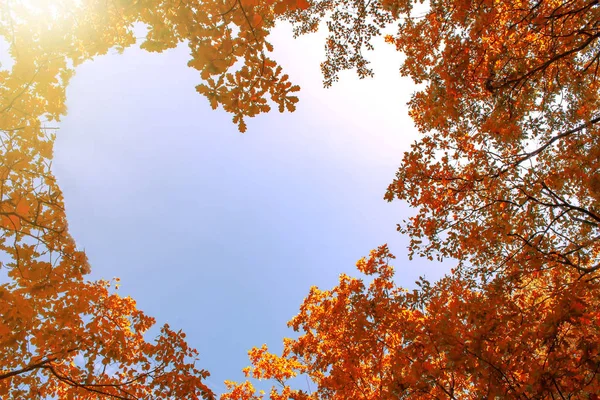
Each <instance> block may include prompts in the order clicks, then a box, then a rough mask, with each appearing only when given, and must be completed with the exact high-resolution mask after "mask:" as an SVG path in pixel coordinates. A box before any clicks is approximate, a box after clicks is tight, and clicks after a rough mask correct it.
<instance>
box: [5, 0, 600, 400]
mask: <svg viewBox="0 0 600 400" xmlns="http://www.w3.org/2000/svg"><path fill="white" fill-rule="evenodd" d="M418 9H422V10H423V11H422V12H417V11H415V10H418ZM277 20H287V21H291V22H292V23H293V24H294V26H295V33H296V34H298V35H299V34H304V33H308V32H311V31H314V30H316V29H317V28H318V27H319V26H320V25H322V24H323V23H324V24H326V26H327V28H328V30H329V32H330V35H329V37H328V39H327V42H326V60H325V61H324V63H323V64H322V70H323V73H324V78H325V81H324V83H325V85H326V86H328V85H331V84H332V83H333V82H335V81H336V80H337V76H338V73H339V72H340V71H341V70H344V69H356V70H357V72H358V75H359V76H360V77H366V76H370V75H372V71H371V70H370V69H369V66H368V61H367V59H366V57H365V56H364V54H365V52H366V51H367V50H369V49H372V45H371V40H372V39H373V38H374V37H377V36H380V35H381V34H382V32H383V30H384V29H388V28H389V27H390V26H392V25H396V26H397V27H398V30H397V32H396V33H395V34H393V35H389V36H387V41H388V42H389V43H391V44H393V45H395V46H396V48H397V49H398V50H399V51H401V52H403V53H404V54H405V56H406V58H405V60H404V62H403V64H402V66H401V69H400V71H401V73H402V74H404V75H407V76H410V77H411V78H412V79H413V80H414V81H415V82H416V83H419V84H422V86H421V89H420V90H419V91H418V92H417V93H415V94H414V96H413V98H412V100H411V102H410V103H409V108H410V114H411V116H412V117H413V120H414V121H415V124H416V126H417V128H418V129H419V131H420V132H421V134H422V137H421V138H420V140H419V141H417V142H416V143H415V144H414V145H413V147H412V149H411V150H410V151H409V152H407V153H406V154H405V156H404V160H403V163H402V166H401V168H400V170H399V172H398V174H397V177H396V179H395V180H394V182H393V183H392V184H391V185H390V186H389V188H388V191H387V194H386V199H387V200H393V199H394V198H398V199H401V200H405V201H408V203H409V204H410V205H412V206H413V207H415V208H416V215H415V216H413V217H412V218H410V219H409V220H408V221H405V222H403V223H402V224H400V225H399V230H400V231H401V232H403V233H405V234H407V235H408V236H409V237H410V240H411V244H410V248H409V250H410V255H411V257H412V256H413V255H418V256H425V257H428V258H431V259H433V258H438V259H444V258H449V257H450V258H455V259H456V260H458V266H457V268H456V269H455V270H454V271H453V272H452V274H450V275H448V276H447V277H446V278H444V279H442V280H441V281H440V282H438V283H435V284H430V283H428V282H426V281H423V282H421V285H422V286H421V288H420V290H418V291H416V292H406V291H404V290H402V289H401V288H398V287H396V286H395V285H394V283H393V280H392V269H391V267H389V265H388V264H387V260H388V259H389V258H390V257H391V254H389V252H388V250H387V248H386V247H381V248H379V249H378V250H376V251H374V252H373V253H372V254H371V256H370V258H369V259H368V260H362V261H360V262H359V264H358V268H359V270H360V271H361V272H363V273H365V274H368V275H372V276H373V278H372V282H371V283H370V284H369V285H368V286H366V285H365V284H364V283H363V282H362V281H361V280H359V279H355V278H350V277H348V276H345V275H344V276H342V277H341V278H340V283H339V285H338V286H337V287H336V288H334V289H333V290H331V291H320V290H318V289H316V288H313V289H312V290H311V292H310V294H309V296H308V297H307V299H306V300H305V302H304V304H303V306H302V308H301V311H300V314H299V315H298V316H296V317H295V318H294V319H293V320H292V321H291V322H290V324H291V326H292V327H293V328H294V329H296V330H299V331H301V332H303V333H302V335H301V336H300V337H299V338H297V339H295V340H286V341H285V344H284V347H285V349H284V352H283V354H282V355H281V356H276V355H273V354H270V353H269V352H268V350H267V349H266V348H260V349H254V350H252V351H251V352H250V355H251V361H252V363H253V367H252V368H250V369H248V370H247V373H248V375H251V376H253V377H255V378H260V379H275V380H276V381H278V382H279V383H280V384H281V386H282V388H281V390H280V391H278V390H273V392H272V393H271V398H273V399H283V398H289V397H291V398H297V399H301V398H340V399H346V398H355V397H356V398H361V397H364V398H377V399H381V398H397V397H401V398H403V397H411V398H412V397H417V398H419V397H423V398H430V397H449V398H459V397H460V398H481V397H488V398H489V397H514V398H532V397H533V398H567V397H571V398H573V397H577V398H585V397H588V398H597V397H596V395H595V394H594V393H597V392H599V391H600V390H599V389H600V388H599V387H598V386H599V380H598V370H599V369H600V356H599V354H598V352H599V351H600V350H599V347H598V345H597V343H598V342H599V341H598V326H600V325H599V323H598V322H599V321H598V313H597V309H598V298H599V297H598V291H599V287H598V274H599V273H600V241H599V240H598V239H599V236H598V235H599V233H600V232H599V231H600V211H599V210H600V172H599V171H600V164H599V163H600V142H599V137H600V136H599V135H598V133H599V132H598V123H599V122H600V112H599V104H598V102H599V101H600V96H599V95H598V94H599V93H598V91H599V85H600V83H599V80H598V77H597V72H598V68H599V66H600V46H599V44H598V40H599V37H600V25H599V24H598V21H599V20H600V6H599V5H598V2H597V1H595V0H570V1H556V0H550V1H542V0H531V1H528V0H525V1H516V0H510V1H503V2H497V1H493V0H481V1H477V2H475V1H469V0H449V1H437V0H432V1H430V2H429V3H428V4H427V5H425V6H422V5H420V4H419V2H415V1H413V0H381V1H365V0H311V1H310V2H309V1H307V0H264V1H258V0H227V1H223V0H207V1H203V2H197V1H184V0H117V1H113V2H106V1H100V0H86V1H81V2H79V1H75V0H55V1H43V0H39V1H38V0H28V1H10V2H9V1H6V2H3V3H1V4H0V36H2V38H4V39H5V40H6V42H7V43H8V44H9V46H10V53H11V56H12V58H13V61H14V65H13V66H12V67H11V68H10V69H3V70H0V79H1V80H2V86H1V87H0V137H1V139H2V141H1V142H0V149H1V150H0V154H1V155H2V157H0V190H1V193H0V195H1V197H0V250H1V251H2V253H3V257H5V258H7V260H6V262H5V263H4V265H3V269H5V270H6V271H7V274H8V282H7V283H2V284H1V285H0V315H1V316H2V317H1V319H0V343H1V344H2V348H3V349H6V350H5V351H4V352H2V353H1V354H0V358H1V365H2V369H1V370H0V396H3V397H10V398H36V397H60V398H62V397H65V398H75V397H78V398H79V397H82V398H83V397H97V396H112V397H116V398H123V399H132V398H199V397H204V398H212V397H213V394H212V393H211V392H210V390H209V389H208V388H207V387H206V386H205V385H204V383H203V381H202V380H203V379H204V378H205V377H206V376H207V374H208V373H207V372H206V371H204V370H200V369H197V368H196V367H195V364H194V362H195V358H196V353H195V351H194V350H193V349H190V348H189V347H188V346H187V344H186V343H185V341H184V335H183V334H182V333H181V332H174V331H172V330H171V329H170V328H169V327H168V326H165V327H164V328H163V329H162V331H161V334H160V336H159V337H158V339H157V340H156V342H155V343H150V342H147V341H146V340H145V339H144V336H143V335H144V332H146V331H147V329H148V328H149V327H150V326H151V325H152V323H153V320H152V319H151V318H150V317H147V316H145V315H144V314H143V313H141V312H140V311H139V310H137V309H136V307H135V303H134V301H133V300H131V299H129V298H122V297H120V296H118V295H117V294H116V293H115V292H114V291H111V290H110V289H109V286H110V284H109V283H108V282H104V281H99V282H89V281H86V280H85V278H84V277H85V274H86V273H88V272H89V266H88V264H87V260H86V257H85V254H84V253H83V252H81V251H78V250H77V248H76V245H75V242H74V240H73V238H72V237H71V236H70V235H69V233H68V229H67V223H66V218H65V213H64V205H63V201H62V196H61V193H60V190H59V188H58V186H57V184H56V180H55V178H54V177H53V175H52V172H51V168H50V167H51V160H52V146H53V140H54V133H53V129H52V128H53V126H52V125H51V124H52V123H53V121H58V120H59V119H60V117H61V115H64V113H65V112H66V108H65V105H64V104H65V88H66V85H67V84H68V81H69V79H70V77H71V76H72V74H73V71H74V68H75V67H76V66H77V65H79V64H80V63H82V62H84V61H86V60H89V59H92V58H93V57H96V56H99V55H102V54H105V53H106V52H108V51H109V50H110V49H116V50H118V51H122V50H123V49H125V48H126V47H128V46H130V45H132V44H133V43H135V41H136V38H135V36H134V27H135V26H136V24H140V23H141V24H145V25H146V26H147V28H148V31H147V35H146V38H145V41H144V42H143V43H142V44H141V46H142V47H143V48H144V49H147V50H148V51H163V50H165V49H168V48H172V47H174V46H176V45H177V44H179V43H181V42H184V41H185V42H187V44H188V45H189V47H190V52H191V60H190V61H189V63H188V65H189V66H190V67H192V68H195V69H196V70H198V71H199V73H200V78H201V80H202V83H200V84H199V85H198V87H197V90H198V91H199V92H200V93H201V94H203V95H205V96H206V97H207V98H208V100H209V102H210V104H211V106H212V107H213V108H216V107H218V106H219V105H221V106H222V107H223V108H224V110H225V111H228V112H231V113H232V114H233V121H234V123H236V124H238V126H239V129H240V130H241V131H244V130H245V128H246V126H245V118H246V117H253V116H256V115H258V114H260V113H263V112H268V111H269V110H270V109H271V105H272V104H274V105H276V106H277V107H278V108H279V110H280V111H285V110H288V111H293V110H294V107H295V103H296V102H297V100H298V99H297V98H296V97H295V96H293V92H295V91H297V90H298V87H297V86H294V85H292V83H290V82H289V80H288V77H287V75H285V74H283V71H282V69H281V67H280V66H278V65H277V63H276V62H275V61H274V60H272V59H271V58H269V57H268V56H267V54H268V53H269V52H270V51H272V46H271V44H270V43H269V42H268V41H267V39H268V35H269V33H270V30H271V28H272V27H273V26H274V24H275V21H277ZM300 373H306V374H308V376H309V377H310V378H311V379H312V380H313V382H315V383H316V384H317V389H316V390H315V392H314V393H304V392H301V391H298V390H296V389H293V388H291V387H290V386H288V384H287V380H289V379H290V378H292V377H293V376H295V375H297V374H300ZM229 385H230V389H231V390H230V393H227V394H225V395H224V396H223V398H224V399H232V400H233V399H251V398H256V396H257V395H256V394H255V391H254V389H253V388H252V385H251V384H250V383H249V382H245V383H242V384H235V383H229Z"/></svg>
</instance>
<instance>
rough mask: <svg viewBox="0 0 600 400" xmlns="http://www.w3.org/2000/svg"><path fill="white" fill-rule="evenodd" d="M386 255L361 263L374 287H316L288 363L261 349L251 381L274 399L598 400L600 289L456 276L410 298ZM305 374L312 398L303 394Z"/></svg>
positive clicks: (246, 399) (353, 283)
mask: <svg viewBox="0 0 600 400" xmlns="http://www.w3.org/2000/svg"><path fill="white" fill-rule="evenodd" d="M391 258H394V257H393V255H391V254H390V253H389V250H388V249H387V247H386V246H382V247H380V248H378V249H377V250H373V251H372V252H371V254H370V256H369V257H368V259H361V260H360V261H359V262H358V263H357V268H358V270H359V271H360V272H362V273H364V274H367V275H368V276H370V278H371V279H370V280H371V282H370V284H368V285H366V284H365V283H364V282H363V281H362V280H361V279H357V278H352V277H349V276H347V275H342V276H340V279H339V284H338V286H336V287H335V288H333V289H332V290H328V291H322V290H319V289H318V288H316V287H313V288H312V289H311V291H310V293H309V295H308V297H307V298H306V299H305V300H304V303H303V304H302V306H301V307H300V312H299V313H298V315H296V316H295V317H294V318H293V319H292V320H291V321H290V322H289V324H288V325H289V326H290V327H292V328H293V329H294V330H295V331H296V332H300V336H299V337H298V338H297V339H294V340H291V339H286V340H285V341H284V350H283V354H282V356H276V355H274V354H271V353H269V352H268V351H267V349H266V347H264V346H263V348H261V349H253V350H251V352H250V358H251V361H252V364H253V367H252V368H248V369H247V370H246V371H245V372H246V375H247V376H251V377H253V378H261V379H264V378H271V379H275V380H276V381H277V382H279V384H280V389H276V388H275V387H274V388H273V390H272V392H271V394H270V398H272V399H277V400H280V399H288V398H292V399H297V400H300V399H340V400H341V399H398V398H411V399H412V398H415V399H430V398H442V399H443V398H451V399H471V398H472V399H481V398H515V399H530V398H536V399H538V398H539V399H541V398H568V397H570V398H595V397H594V396H595V394H596V393H598V392H599V391H600V381H599V380H598V378H597V373H598V359H599V355H600V354H599V352H600V347H599V346H598V343H599V339H600V337H599V335H600V329H599V326H600V325H599V323H600V320H599V318H600V315H599V314H598V312H597V310H598V305H599V304H598V303H599V302H598V299H599V297H598V295H599V294H600V293H599V292H598V290H599V288H598V285H595V286H594V287H593V288H592V289H593V290H594V291H593V292H590V289H591V288H590V285H589V284H588V282H586V281H584V280H581V279H579V276H578V275H577V273H576V272H574V271H572V272H571V274H570V276H569V277H566V278H563V279H559V278H557V277H556V276H554V275H553V274H551V273H548V274H543V275H537V276H535V277H530V278H529V279H527V280H526V281H524V282H522V284H521V285H514V284H507V283H506V282H502V281H498V282H495V283H494V284H487V285H481V284H480V283H479V282H477V281H475V280H473V279H471V278H469V277H467V276H465V275H463V274H461V273H460V272H456V273H454V274H452V275H450V276H447V277H445V278H443V279H442V280H440V281H439V282H437V283H435V284H433V285H431V284H429V283H428V282H426V281H421V282H420V284H421V287H420V290H415V291H412V292H409V291H406V290H404V289H402V288H399V287H397V286H396V285H395V284H394V282H393V269H392V267H391V266H390V265H389V264H388V262H389V260H390V259H391ZM299 374H306V375H307V376H308V377H309V378H310V380H311V381H312V382H314V383H315V384H316V389H315V391H314V392H312V393H309V392H307V391H302V390H298V389H294V388H293V386H292V384H291V383H289V382H288V380H289V379H290V378H293V377H295V376H298V375H299ZM228 385H229V387H230V392H229V393H227V394H225V395H224V396H223V397H221V399H222V400H250V399H256V398H262V396H261V395H256V394H255V392H254V390H253V387H252V384H251V383H250V382H244V383H242V384H236V383H234V382H228Z"/></svg>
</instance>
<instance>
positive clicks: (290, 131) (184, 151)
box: [53, 26, 447, 393]
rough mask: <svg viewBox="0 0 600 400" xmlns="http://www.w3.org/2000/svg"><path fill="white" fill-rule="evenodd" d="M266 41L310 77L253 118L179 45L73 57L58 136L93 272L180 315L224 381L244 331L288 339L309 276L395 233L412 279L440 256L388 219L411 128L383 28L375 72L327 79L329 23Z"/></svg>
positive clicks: (325, 277) (172, 316)
mask: <svg viewBox="0 0 600 400" xmlns="http://www.w3.org/2000/svg"><path fill="white" fill-rule="evenodd" d="M272 41H273V43H274V45H275V58H276V59H277V60H278V61H280V62H281V64H282V65H283V66H284V68H285V69H286V71H287V72H288V73H289V74H290V76H291V79H292V81H293V82H294V83H297V84H300V85H301V87H302V91H301V92H300V103H299V105H298V110H297V111H296V112H295V113H292V114H289V113H286V114H279V113H277V112H273V113H271V114H269V115H266V116H261V117H258V118H255V119H253V120H250V121H248V122H249V124H248V132H247V133H245V134H240V133H239V132H238V131H237V128H236V127H235V126H234V125H233V124H232V123H231V116H230V115H228V114H226V113H224V112H223V111H222V110H217V111H213V110H211V109H210V107H209V105H208V102H207V101H206V100H205V99H204V98H203V97H202V96H200V95H198V94H197V93H196V91H195V89H194V87H195V86H196V85H197V84H198V83H200V81H199V75H198V73H197V72H196V71H194V70H192V69H189V68H188V67H187V66H186V63H187V60H188V58H189V56H188V50H187V47H186V46H185V45H182V46H180V47H179V48H177V49H174V50H171V51H167V52H165V53H162V54H150V53H147V52H144V51H141V50H138V49H135V48H132V49H129V50H127V51H125V53H124V54H122V55H117V54H111V55H107V56H103V57H100V58H98V59H96V60H94V61H92V62H87V63H85V64H83V65H82V66H80V67H79V68H78V71H77V74H76V76H75V77H74V79H73V80H72V82H71V85H70V87H69V90H68V103H67V104H68V109H69V110H68V112H69V114H68V116H67V117H65V118H64V120H63V122H62V123H61V124H60V131H59V132H58V138H57V142H56V148H55V160H54V164H53V169H54V172H55V174H56V176H57V178H58V180H59V184H60V186H61V188H62V190H63V191H64V195H65V201H66V208H67V215H68V219H69V224H70V230H71V233H72V234H73V236H74V237H75V238H76V240H77V242H78V245H79V246H80V247H82V248H85V250H86V252H87V254H88V256H89V259H90V262H91V265H92V271H93V272H92V275H91V278H92V279H98V278H104V279H110V278H112V277H115V276H118V277H120V278H121V289H120V290H119V291H120V293H121V294H122V295H130V296H132V297H133V298H134V299H136V300H137V303H138V306H139V307H140V308H141V309H142V310H144V311H145V312H147V313H148V314H149V315H152V316H154V317H156V318H157V321H158V323H159V324H163V323H165V322H168V323H169V324H170V325H171V326H172V327H173V328H175V329H183V330H184V331H185V332H186V333H187V335H188V340H189V342H190V344H191V345H192V346H194V347H196V348H197V349H198V350H199V351H200V363H199V365H200V366H201V367H203V368H206V369H208V370H209V371H210V372H211V374H212V376H211V378H210V379H209V381H208V383H209V385H210V386H211V388H212V389H213V390H215V392H217V393H220V392H222V391H223V389H224V386H223V384H222V381H223V380H224V379H233V380H241V379H242V374H241V369H242V368H243V367H245V366H246V365H248V359H247V351H248V350H249V349H250V348H251V347H253V346H260V345H261V344H263V343H267V344H268V345H269V346H270V347H271V348H273V349H275V350H277V349H280V348H281V339H282V338H283V337H284V336H290V335H292V334H293V333H292V332H291V331H290V330H288V329H287V328H286V322H287V321H288V320H289V319H290V318H291V317H292V316H293V315H295V314H296V313H297V311H298V307H299V305H300V303H301V302H302V299H303V298H304V296H305V295H306V294H307V293H308V290H309V288H310V286H311V285H317V286H320V287H322V288H331V287H332V286H334V285H335V284H336V282H337V277H338V275H339V274H340V273H341V272H346V273H348V274H350V275H355V274H356V273H355V269H354V264H355V262H356V260H358V259H359V258H360V257H362V256H364V255H367V254H368V252H369V250H370V249H372V248H374V247H376V246H378V245H381V244H383V243H389V245H390V248H391V249H392V252H394V253H395V254H396V255H397V256H398V260H396V263H395V265H396V267H397V275H398V282H399V284H401V285H403V286H406V287H413V286H414V281H415V280H416V278H417V277H418V276H419V275H425V276H427V277H428V278H430V279H435V278H437V277H439V276H440V275H441V273H442V272H443V271H444V270H445V269H446V268H447V266H441V265H439V264H435V263H426V262H424V261H423V260H414V261H411V262H408V259H407V257H406V250H405V248H406V240H405V239H404V238H402V237H401V236H400V234H399V233H397V232H396V229H395V228H396V223H397V222H399V221H401V220H402V219H404V218H407V216H409V215H410V213H411V210H409V209H408V208H407V207H406V206H405V205H404V204H402V203H400V202H394V203H391V204H389V203H386V202H385V201H384V200H383V194H384V192H385V189H386V187H387V185H388V184H389V183H390V182H391V180H392V179H393V176H394V173H395V171H396V170H397V168H398V167H399V165H400V160H401V158H402V153H403V152H404V151H405V150H407V149H408V146H409V144H410V143H411V142H412V141H413V140H414V139H415V138H416V132H415V130H414V127H413V125H412V123H411V121H410V119H409V118H408V116H407V108H406V105H405V104H406V102H407V101H408V100H409V98H410V94H411V93H412V92H413V91H414V86H413V85H412V84H411V83H410V81H408V80H406V79H401V78H400V76H399V74H398V68H399V66H400V60H401V58H400V55H399V54H397V53H396V52H395V50H394V49H393V48H392V47H391V46H389V45H386V44H384V43H383V41H381V42H379V43H377V44H378V50H377V51H376V52H374V53H373V55H372V57H371V58H372V60H373V61H374V67H375V72H376V77H375V78H374V79H368V80H362V81H361V80H359V79H358V78H357V77H356V76H355V74H354V73H344V74H342V77H341V80H340V82H339V83H338V84H337V85H335V86H334V87H333V88H331V89H323V88H322V85H321V76H320V70H319V63H320V62H321V60H322V57H323V51H322V48H323V44H322V43H323V42H322V36H319V35H313V36H309V37H304V38H301V39H298V40H293V39H292V35H291V32H290V30H289V28H288V27H286V26H283V27H279V28H278V29H277V30H276V31H275V32H274V33H273V40H272Z"/></svg>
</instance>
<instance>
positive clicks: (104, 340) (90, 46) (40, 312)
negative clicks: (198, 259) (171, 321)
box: [0, 0, 306, 399]
mask: <svg viewBox="0 0 600 400" xmlns="http://www.w3.org/2000/svg"><path fill="white" fill-rule="evenodd" d="M299 6H306V4H305V3H302V2H300V3H296V2H293V1H292V2H290V1H283V2H279V3H278V4H273V2H270V3H263V2H261V3H260V4H259V3H258V2H252V1H250V2H246V1H237V0H236V1H233V2H220V1H207V2H202V3H200V2H183V1H169V0H164V1H160V0H156V1H155V0H147V1H146V0H140V1H128V0H123V1H114V2H106V1H100V0H89V1H74V0H56V1H44V0H28V1H5V2H2V3H0V36H1V37H2V38H3V39H4V40H5V41H6V42H7V43H8V45H9V50H10V55H11V57H12V62H13V63H14V64H13V65H12V66H11V67H10V68H4V69H0V80H1V82H2V85H1V86H0V139H1V142H0V196H1V197H0V251H2V254H3V261H4V263H3V265H2V267H3V269H4V270H5V271H6V273H7V280H5V281H4V282H3V283H2V284H0V315H1V318H0V345H1V347H2V349H3V351H2V352H1V353H0V365H1V367H0V397H2V398H5V397H9V398H46V397H49V398H53V397H59V398H63V397H64V398H75V397H77V398H84V397H97V396H101V395H105V396H108V397H112V398H121V399H134V398H167V397H168V398H186V399H193V398H199V397H203V398H212V397H213V394H212V392H211V391H210V390H209V389H208V387H206V385H204V383H203V379H204V378H205V377H206V376H207V375H208V372H206V371H204V370H201V369H197V368H196V367H195V364H194V363H195V359H196V356H197V353H196V351H195V350H193V349H191V348H189V347H188V346H187V344H186V343H185V341H184V334H183V333H181V332H175V331H173V330H171V329H170V328H169V327H168V326H164V327H163V328H162V329H161V333H160V335H159V336H158V338H157V339H156V341H155V342H154V343H150V342H148V341H146V340H145V339H144V336H143V335H144V333H145V332H146V331H147V330H148V329H149V327H150V326H151V325H152V324H153V323H154V320H153V319H152V318H150V317H148V316H146V315H144V314H143V313H142V312H140V311H139V310H137V309H136V306H135V302H134V301H133V300H132V299H130V298H122V297H120V296H119V295H117V294H116V293H115V292H114V291H111V290H110V289H109V287H110V284H109V282H105V281H98V282H89V281H86V280H85V279H84V276H85V274H87V273H88V272H89V266H88V263H87V259H86V256H85V254H84V253H83V252H81V251H79V250H77V248H76V244H75V242H74V240H73V238H72V237H71V236H70V235H69V233H68V229H67V222H66V218H65V211H64V204H63V199H62V195H61V192H60V189H59V188H58V186H57V183H56V180H55V178H54V176H53V174H52V171H51V160H52V148H53V142H54V138H55V135H54V133H53V132H54V129H55V127H54V126H53V125H52V124H53V122H54V121H59V119H60V117H61V115H64V114H65V112H66V107H65V90H66V86H67V84H68V82H69V79H70V78H71V76H72V75H73V72H74V68H75V67H76V66H77V65H79V64H81V63H82V62H84V61H85V60H89V59H92V58H93V57H95V56H98V55H102V54H105V53H107V52H108V51H109V50H110V49H116V50H117V51H122V50H123V49H125V48H126V47H128V46H130V45H132V44H133V43H135V41H136V40H135V37H134V28H135V25H136V24H140V23H141V24H145V25H146V26H147V28H148V33H147V35H146V39H145V41H144V42H143V43H142V45H141V46H142V47H143V48H145V49H147V50H149V51H162V50H164V49H168V48H171V47H174V46H176V45H177V44H178V43H180V42H182V41H184V40H185V41H187V42H188V45H189V47H190V50H191V55H192V58H191V60H190V62H189V65H190V66H191V67H193V68H196V69H197V70H198V71H199V72H200V75H201V78H202V79H203V80H204V83H202V84H200V85H199V86H198V87H197V89H198V91H199V92H200V93H203V94H205V95H206V96H207V97H208V98H209V100H210V102H211V105H212V106H213V107H216V106H217V105H218V104H221V105H222V106H223V107H224V109H225V110H227V111H230V112H232V113H233V114H234V117H233V119H234V122H236V123H237V124H238V125H239V127H240V130H244V129H245V124H244V117H248V116H254V115H256V114H258V113H261V112H265V111H268V110H269V105H268V104H267V101H266V100H265V96H267V95H268V96H269V97H270V98H271V99H272V100H273V102H275V103H276V104H277V105H278V106H279V109H280V111H284V109H288V110H290V111H291V110H293V109H294V104H295V102H296V101H297V98H296V97H294V96H291V95H290V93H292V92H294V91H297V90H298V88H297V87H296V86H293V85H292V84H291V83H290V82H289V81H288V78H287V76H286V75H284V74H282V70H281V68H280V67H278V66H277V65H276V64H275V63H274V62H273V61H272V60H270V59H269V58H268V57H266V55H265V53H266V52H267V51H269V49H270V48H271V47H270V45H269V44H268V43H267V42H266V41H265V40H264V37H265V35H266V34H267V33H268V31H269V29H270V28H271V27H272V26H273V16H274V15H275V14H276V13H283V12H287V11H289V10H291V9H294V8H296V7H299ZM238 60H242V63H241V64H242V65H241V66H240V68H239V69H238V70H232V68H231V67H232V66H233V65H234V64H236V62H237V61H238ZM238 64H239V63H238ZM236 65H237V64H236Z"/></svg>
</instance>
